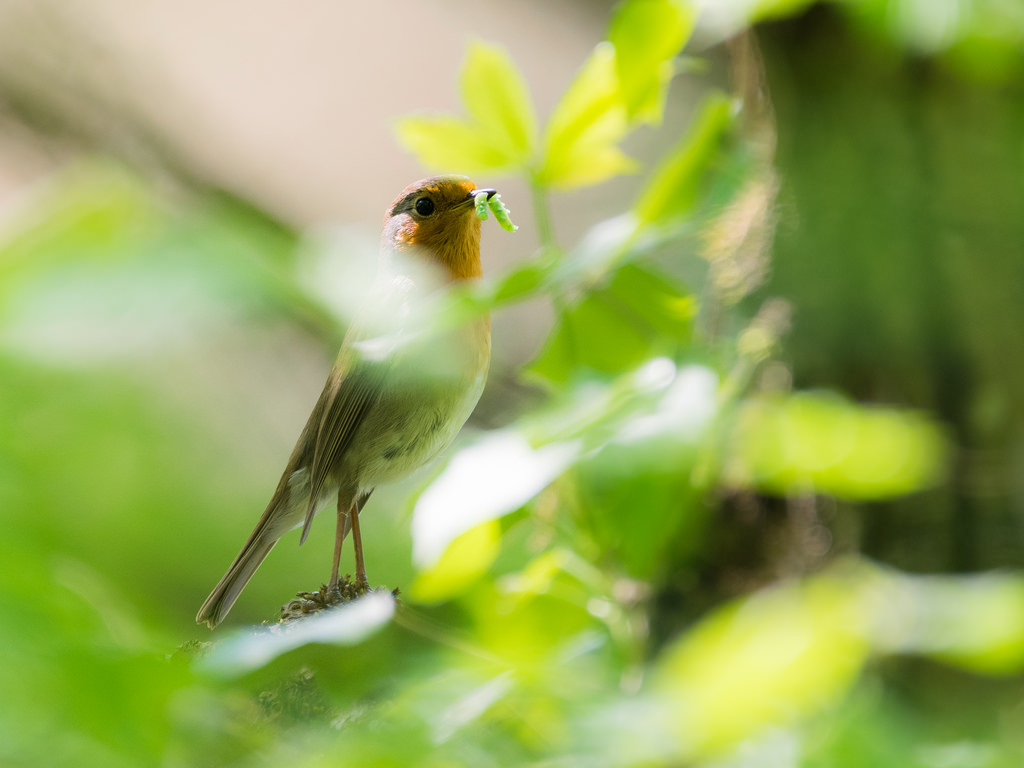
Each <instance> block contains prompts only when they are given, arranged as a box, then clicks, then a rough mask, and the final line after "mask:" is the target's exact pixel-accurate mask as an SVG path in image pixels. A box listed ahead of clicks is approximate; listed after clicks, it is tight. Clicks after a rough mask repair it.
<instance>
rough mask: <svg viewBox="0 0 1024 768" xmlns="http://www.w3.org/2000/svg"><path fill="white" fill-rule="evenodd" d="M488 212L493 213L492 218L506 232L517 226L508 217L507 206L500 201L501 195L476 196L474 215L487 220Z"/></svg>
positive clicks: (515, 228) (512, 230)
mask: <svg viewBox="0 0 1024 768" xmlns="http://www.w3.org/2000/svg"><path fill="white" fill-rule="evenodd" d="M488 209H490V213H493V214H494V220H495V221H496V222H498V224H499V225H500V226H501V228H502V229H504V230H505V231H506V232H515V231H516V230H517V229H519V227H517V226H516V225H515V224H513V223H512V219H510V218H509V217H508V208H506V207H505V204H504V203H503V202H501V195H499V194H498V193H495V194H493V195H491V196H490V198H488V197H487V195H477V196H476V215H477V216H478V217H479V218H480V221H487V218H488V216H489V214H488Z"/></svg>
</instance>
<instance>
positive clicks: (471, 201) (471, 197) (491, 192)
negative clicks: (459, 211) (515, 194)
mask: <svg viewBox="0 0 1024 768" xmlns="http://www.w3.org/2000/svg"><path fill="white" fill-rule="evenodd" d="M496 194H498V190H496V189H474V190H473V191H472V192H470V193H469V194H468V195H466V199H465V201H464V202H463V203H462V204H463V205H476V196H477V195H487V199H488V200H490V199H491V198H492V197H494V196H495V195H496Z"/></svg>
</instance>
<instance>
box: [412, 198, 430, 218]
mask: <svg viewBox="0 0 1024 768" xmlns="http://www.w3.org/2000/svg"><path fill="white" fill-rule="evenodd" d="M433 212H434V201H433V200H431V199H430V198H429V197H421V198H420V199H419V200H417V201H416V213H418V214H419V215H420V216H429V215H430V214H432V213H433Z"/></svg>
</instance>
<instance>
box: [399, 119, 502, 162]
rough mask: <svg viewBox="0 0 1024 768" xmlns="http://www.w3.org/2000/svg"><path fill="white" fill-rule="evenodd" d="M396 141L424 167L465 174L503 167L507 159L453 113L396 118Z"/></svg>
mask: <svg viewBox="0 0 1024 768" xmlns="http://www.w3.org/2000/svg"><path fill="white" fill-rule="evenodd" d="M395 132H396V134H397V137H398V142H399V144H401V145H402V146H403V147H405V148H406V149H407V150H409V151H410V152H412V153H413V154H414V155H416V159H417V160H419V161H420V163H422V164H423V165H424V166H426V167H427V168H431V169H433V170H436V171H451V170H459V171H463V172H465V173H476V172H479V171H491V170H497V169H501V168H504V167H505V166H506V165H507V158H506V156H505V155H504V154H502V152H501V151H500V150H499V149H498V148H497V147H495V146H494V145H493V144H491V143H490V141H489V137H487V136H484V135H481V134H480V133H479V132H478V131H477V130H476V129H475V128H474V127H473V126H472V125H470V124H469V123H467V122H466V121H465V120H463V119H461V118H458V117H455V116H453V115H412V116H410V117H403V118H401V119H399V121H398V124H397V125H396V127H395Z"/></svg>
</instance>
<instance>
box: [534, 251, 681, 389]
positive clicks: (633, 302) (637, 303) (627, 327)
mask: <svg viewBox="0 0 1024 768" xmlns="http://www.w3.org/2000/svg"><path fill="white" fill-rule="evenodd" d="M696 310H697V305H696V301H695V300H694V298H693V297H692V296H690V295H689V294H687V293H686V292H685V291H683V290H681V289H680V288H679V287H677V286H675V285H672V284H671V283H670V282H669V281H668V280H667V279H665V278H663V277H660V276H658V275H655V274H654V273H653V272H650V271H648V270H646V269H644V268H642V267H640V266H637V265H634V264H630V265H626V266H624V267H622V268H621V269H619V270H618V272H616V274H615V277H614V278H613V279H612V281H611V283H609V285H608V286H606V287H604V288H600V289H597V290H594V291H591V292H590V293H588V294H587V295H586V296H585V297H584V298H583V299H582V300H581V301H580V302H579V303H577V304H575V305H573V306H571V307H569V308H567V309H566V310H565V311H564V312H563V313H562V316H561V317H560V318H559V321H558V325H557V327H556V329H555V331H554V332H553V333H552V334H551V336H550V337H549V341H548V344H547V346H546V347H545V348H544V350H543V351H542V352H541V354H540V356H539V357H538V358H537V359H536V360H535V361H534V362H533V363H532V364H531V366H530V371H531V372H533V373H535V374H538V375H540V376H541V377H543V378H544V379H547V380H548V381H550V382H553V383H556V384H565V383H566V382H568V381H569V380H570V379H572V378H573V377H574V376H576V375H578V374H579V373H580V372H581V371H587V372H590V373H601V374H617V373H622V372H623V371H626V370H629V369H630V368H635V367H636V366H637V365H639V364H641V363H642V362H644V361H645V360H648V359H649V358H652V357H656V356H658V355H665V354H667V355H669V356H672V354H673V353H674V352H675V351H676V349H677V348H678V347H679V346H680V345H681V344H684V343H686V342H687V341H689V338H690V333H691V330H692V322H693V318H694V316H695V314H696Z"/></svg>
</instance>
